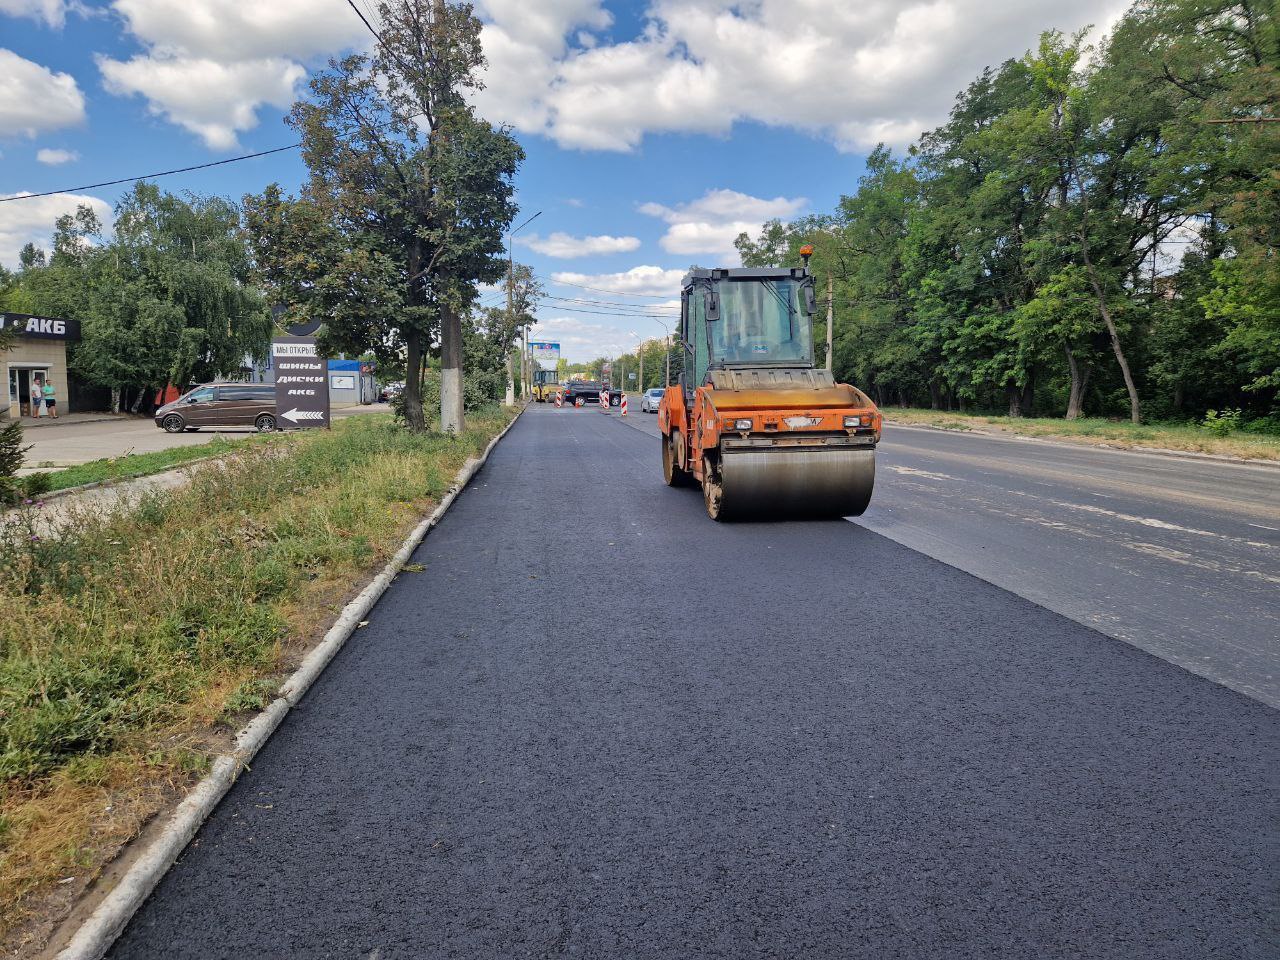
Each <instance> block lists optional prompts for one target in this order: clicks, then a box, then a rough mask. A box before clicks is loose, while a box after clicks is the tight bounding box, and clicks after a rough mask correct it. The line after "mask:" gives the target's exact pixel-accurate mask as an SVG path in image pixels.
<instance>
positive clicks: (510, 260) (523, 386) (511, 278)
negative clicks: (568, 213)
mask: <svg viewBox="0 0 1280 960" xmlns="http://www.w3.org/2000/svg"><path fill="white" fill-rule="evenodd" d="M540 216H542V211H541V210H539V211H538V212H537V213H535V214H534V215H533V216H532V217H530V218H529V219H528V220H526V221H525V222H524V223H522V224H520V226H518V227H515V228H513V229H511V230H508V231H507V323H510V324H512V325H513V326H514V324H515V319H516V314H515V309H516V308H515V274H516V261H515V255H514V253H513V251H512V243H511V241H512V238H513V237H514V236H515V235H516V234H517V233H519V232H520V231H521V230H523V229H524V228H525V227H527V226H528V225H529V224H531V223H533V221H535V220H537V219H538V218H539V217H540ZM519 329H520V330H522V331H523V332H524V347H523V348H522V349H521V351H520V396H522V397H526V398H527V397H528V396H529V380H528V377H527V376H526V374H525V356H524V355H525V352H526V351H527V349H528V342H529V332H528V330H526V329H525V328H524V327H523V326H521V327H520V328H519ZM512 379H513V378H512V374H511V353H510V351H508V352H507V403H508V405H510V404H513V403H515V399H516V397H515V387H514V384H513V383H512Z"/></svg>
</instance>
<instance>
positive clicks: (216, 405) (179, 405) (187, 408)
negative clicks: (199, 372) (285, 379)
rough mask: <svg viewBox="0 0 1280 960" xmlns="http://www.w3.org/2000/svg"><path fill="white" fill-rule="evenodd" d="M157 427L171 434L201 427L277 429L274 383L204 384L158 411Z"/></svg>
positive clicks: (266, 430) (265, 430)
mask: <svg viewBox="0 0 1280 960" xmlns="http://www.w3.org/2000/svg"><path fill="white" fill-rule="evenodd" d="M156 426H157V427H160V428H161V429H164V430H167V431H168V432H169V433H181V432H182V431H183V430H199V429H200V428H201V427H253V428H254V429H255V430H258V431H260V432H262V433H266V432H268V431H270V430H274V429H275V428H276V388H275V384H272V383H205V384H201V385H200V386H198V387H196V388H195V389H193V390H189V391H187V392H186V393H184V394H183V395H182V396H180V397H179V398H178V399H177V400H174V401H173V402H172V403H166V404H165V405H164V406H163V407H161V408H160V409H159V410H157V411H156Z"/></svg>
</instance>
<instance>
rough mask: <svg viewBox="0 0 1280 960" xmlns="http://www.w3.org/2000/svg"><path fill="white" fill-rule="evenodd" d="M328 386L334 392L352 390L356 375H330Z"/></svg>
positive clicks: (354, 386)
mask: <svg viewBox="0 0 1280 960" xmlns="http://www.w3.org/2000/svg"><path fill="white" fill-rule="evenodd" d="M329 386H331V387H333V389H335V390H354V389H355V388H356V375H355V374H354V373H332V374H330V375H329Z"/></svg>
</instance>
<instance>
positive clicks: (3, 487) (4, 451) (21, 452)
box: [0, 420, 31, 503]
mask: <svg viewBox="0 0 1280 960" xmlns="http://www.w3.org/2000/svg"><path fill="white" fill-rule="evenodd" d="M30 449H31V448H30V447H24V446H23V445H22V424H21V423H19V422H18V421H17V420H13V421H11V422H10V423H8V424H7V425H6V426H5V427H4V429H3V430H0V500H3V501H4V502H5V503H13V502H14V501H16V500H18V499H19V495H20V493H21V487H20V486H19V485H18V471H19V470H20V469H22V464H23V461H24V460H25V459H26V453H27V451H28V450H30Z"/></svg>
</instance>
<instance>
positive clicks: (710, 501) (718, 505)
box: [702, 457, 724, 521]
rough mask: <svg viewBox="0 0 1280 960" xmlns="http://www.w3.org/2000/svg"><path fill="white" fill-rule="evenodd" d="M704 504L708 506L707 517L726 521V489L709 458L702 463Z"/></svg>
mask: <svg viewBox="0 0 1280 960" xmlns="http://www.w3.org/2000/svg"><path fill="white" fill-rule="evenodd" d="M702 502H703V503H705V504H706V505H707V516H709V517H710V518H711V519H712V520H715V521H721V520H723V519H724V487H723V486H722V485H721V483H720V473H719V471H718V470H716V469H715V464H714V463H712V462H711V459H710V458H709V457H705V458H703V461H702Z"/></svg>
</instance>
